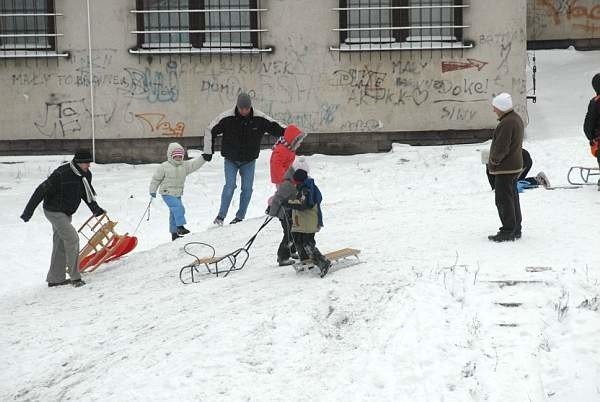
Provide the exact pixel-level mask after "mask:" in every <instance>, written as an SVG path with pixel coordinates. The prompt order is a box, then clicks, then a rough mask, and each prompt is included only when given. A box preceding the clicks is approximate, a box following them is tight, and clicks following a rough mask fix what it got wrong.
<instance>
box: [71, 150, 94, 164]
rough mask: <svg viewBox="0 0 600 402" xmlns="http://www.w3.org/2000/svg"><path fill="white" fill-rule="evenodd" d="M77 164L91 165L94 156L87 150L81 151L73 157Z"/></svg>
mask: <svg viewBox="0 0 600 402" xmlns="http://www.w3.org/2000/svg"><path fill="white" fill-rule="evenodd" d="M73 162H75V163H90V162H92V154H91V153H90V151H88V150H87V149H79V150H78V151H77V152H75V156H74V157H73Z"/></svg>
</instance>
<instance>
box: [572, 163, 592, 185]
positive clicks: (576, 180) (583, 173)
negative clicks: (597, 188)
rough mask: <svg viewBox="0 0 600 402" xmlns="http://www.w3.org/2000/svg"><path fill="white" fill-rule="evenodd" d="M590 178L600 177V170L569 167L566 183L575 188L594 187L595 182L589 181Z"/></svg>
mask: <svg viewBox="0 0 600 402" xmlns="http://www.w3.org/2000/svg"><path fill="white" fill-rule="evenodd" d="M577 176H579V177H577ZM591 176H600V169H599V168H588V167H583V166H571V168H570V169H569V172H568V173H567V181H568V182H569V183H570V184H573V185H576V186H585V185H588V186H591V185H596V182H594V181H590V177H591Z"/></svg>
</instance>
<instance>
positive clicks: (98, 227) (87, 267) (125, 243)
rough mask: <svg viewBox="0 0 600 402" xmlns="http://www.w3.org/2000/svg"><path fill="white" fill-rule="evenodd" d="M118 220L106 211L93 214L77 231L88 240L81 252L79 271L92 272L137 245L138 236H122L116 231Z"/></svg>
mask: <svg viewBox="0 0 600 402" xmlns="http://www.w3.org/2000/svg"><path fill="white" fill-rule="evenodd" d="M116 225H117V222H114V221H111V220H110V218H109V217H108V215H106V213H104V214H102V215H100V216H97V217H96V216H91V217H90V218H89V219H88V220H87V221H85V222H84V223H83V225H81V227H80V228H79V230H78V231H77V232H78V233H79V234H80V235H81V236H82V237H84V238H85V239H86V240H87V243H86V245H85V246H84V247H83V248H82V249H81V251H80V252H79V271H80V272H92V271H95V270H96V269H97V268H98V267H99V266H100V265H101V264H103V263H105V262H109V261H112V260H115V259H117V258H119V257H121V256H123V255H125V254H127V253H129V252H130V251H131V250H133V249H134V248H135V246H137V237H135V236H128V234H127V233H125V235H123V236H121V235H119V234H117V232H115V226H116Z"/></svg>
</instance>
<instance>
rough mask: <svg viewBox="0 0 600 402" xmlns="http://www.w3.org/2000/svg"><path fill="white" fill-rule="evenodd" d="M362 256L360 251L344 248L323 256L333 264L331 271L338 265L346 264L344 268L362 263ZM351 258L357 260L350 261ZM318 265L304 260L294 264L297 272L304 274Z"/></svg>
mask: <svg viewBox="0 0 600 402" xmlns="http://www.w3.org/2000/svg"><path fill="white" fill-rule="evenodd" d="M359 254H360V250H358V249H355V248H342V249H339V250H336V251H331V252H329V253H327V254H323V256H324V257H325V258H327V259H328V260H329V261H331V262H332V265H331V268H330V269H329V270H330V271H331V270H332V269H335V268H336V267H337V266H338V264H340V263H342V262H344V263H345V264H344V266H350V265H354V264H358V263H359V262H360V260H359V258H358V255H359ZM350 257H355V258H356V259H350ZM315 265H316V264H315V263H314V261H313V260H304V261H300V262H298V263H296V264H293V267H294V269H295V270H296V272H302V271H305V270H307V269H312V268H313V267H314V266H315Z"/></svg>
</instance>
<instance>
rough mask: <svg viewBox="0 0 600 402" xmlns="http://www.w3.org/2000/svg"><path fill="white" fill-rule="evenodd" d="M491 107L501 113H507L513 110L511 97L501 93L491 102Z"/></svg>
mask: <svg viewBox="0 0 600 402" xmlns="http://www.w3.org/2000/svg"><path fill="white" fill-rule="evenodd" d="M492 105H493V106H494V107H495V108H496V109H498V110H500V111H502V112H508V111H509V110H511V109H512V108H513V102H512V96H510V94H507V93H506V92H502V93H501V94H500V95H498V96H496V97H495V98H494V100H492Z"/></svg>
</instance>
